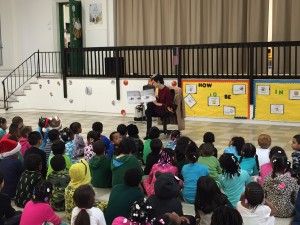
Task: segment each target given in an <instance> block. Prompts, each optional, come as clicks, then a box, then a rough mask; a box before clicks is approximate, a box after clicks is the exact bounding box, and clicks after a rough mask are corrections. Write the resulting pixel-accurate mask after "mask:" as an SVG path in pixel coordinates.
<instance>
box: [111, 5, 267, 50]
mask: <svg viewBox="0 0 300 225" xmlns="http://www.w3.org/2000/svg"><path fill="white" fill-rule="evenodd" d="M115 16H116V45H118V46H123V45H127V46H130V45H133V46H136V45H168V44H171V45H179V44H205V43H226V42H249V41H267V33H268V29H267V26H268V0H266V1H261V0H116V13H115Z"/></svg>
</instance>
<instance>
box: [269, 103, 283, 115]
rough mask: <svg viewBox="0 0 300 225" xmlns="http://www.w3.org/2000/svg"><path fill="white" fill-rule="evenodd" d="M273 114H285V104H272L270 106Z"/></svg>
mask: <svg viewBox="0 0 300 225" xmlns="http://www.w3.org/2000/svg"><path fill="white" fill-rule="evenodd" d="M270 111H271V112H270V113H271V114H284V105H283V104H271V105H270Z"/></svg>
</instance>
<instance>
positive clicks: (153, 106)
mask: <svg viewBox="0 0 300 225" xmlns="http://www.w3.org/2000/svg"><path fill="white" fill-rule="evenodd" d="M151 81H152V85H153V86H154V87H155V88H158V95H157V97H156V100H155V101H153V102H149V103H148V104H147V109H146V111H145V113H146V117H147V133H148V131H149V129H150V128H151V127H152V117H164V116H166V114H167V111H166V109H167V107H170V106H171V104H172V95H171V91H170V89H169V88H168V87H167V86H165V85H164V78H163V76H162V75H160V74H154V75H153V76H152V77H151Z"/></svg>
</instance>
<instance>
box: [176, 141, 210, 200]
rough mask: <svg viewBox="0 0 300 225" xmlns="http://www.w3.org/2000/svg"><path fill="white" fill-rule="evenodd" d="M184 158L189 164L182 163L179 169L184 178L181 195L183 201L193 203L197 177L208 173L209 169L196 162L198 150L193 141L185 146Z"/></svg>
mask: <svg viewBox="0 0 300 225" xmlns="http://www.w3.org/2000/svg"><path fill="white" fill-rule="evenodd" d="M185 155H186V159H187V160H188V162H189V164H187V165H184V166H183V168H182V170H181V175H182V177H183V180H184V185H183V190H182V195H183V199H184V201H186V202H188V203H191V204H194V202H195V197H196V191H197V181H198V179H199V177H202V176H207V175H209V169H208V168H207V167H206V166H204V165H202V164H200V163H198V162H197V161H198V158H199V151H198V147H197V145H196V144H195V142H193V141H192V142H191V143H190V144H188V146H187V147H186V152H185Z"/></svg>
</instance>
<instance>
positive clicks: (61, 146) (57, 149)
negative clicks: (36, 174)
mask: <svg viewBox="0 0 300 225" xmlns="http://www.w3.org/2000/svg"><path fill="white" fill-rule="evenodd" d="M51 149H52V152H51V153H50V156H49V161H48V171H47V176H48V175H49V174H50V173H52V171H53V169H52V166H51V163H50V162H51V159H52V157H53V156H55V155H62V156H63V157H64V159H65V162H66V169H67V171H69V169H70V167H71V166H72V162H71V160H70V158H69V156H67V155H66V154H65V151H66V145H65V142H63V141H61V140H57V141H54V142H53V144H52V146H51Z"/></svg>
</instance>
